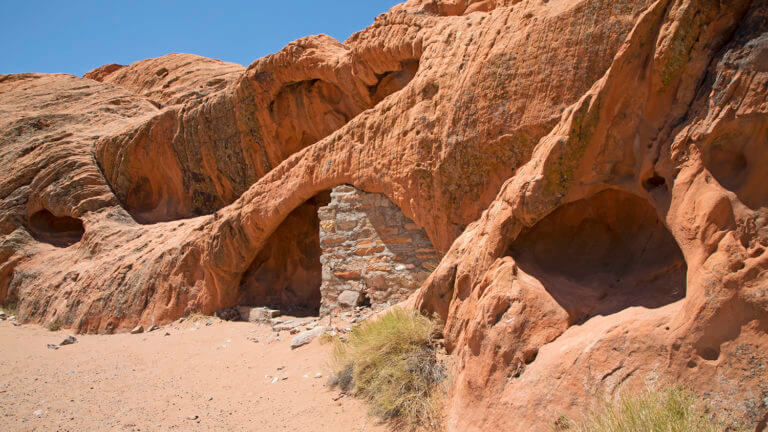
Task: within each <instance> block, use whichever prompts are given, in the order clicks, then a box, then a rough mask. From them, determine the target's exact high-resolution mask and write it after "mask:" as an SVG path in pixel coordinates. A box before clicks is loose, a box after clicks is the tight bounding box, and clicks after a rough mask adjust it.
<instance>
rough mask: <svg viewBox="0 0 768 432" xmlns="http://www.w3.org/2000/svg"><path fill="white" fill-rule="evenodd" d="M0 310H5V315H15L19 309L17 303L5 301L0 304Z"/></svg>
mask: <svg viewBox="0 0 768 432" xmlns="http://www.w3.org/2000/svg"><path fill="white" fill-rule="evenodd" d="M0 310H2V311H3V312H5V314H6V315H16V314H17V312H18V310H19V305H18V304H17V303H16V302H10V303H6V304H4V305H0Z"/></svg>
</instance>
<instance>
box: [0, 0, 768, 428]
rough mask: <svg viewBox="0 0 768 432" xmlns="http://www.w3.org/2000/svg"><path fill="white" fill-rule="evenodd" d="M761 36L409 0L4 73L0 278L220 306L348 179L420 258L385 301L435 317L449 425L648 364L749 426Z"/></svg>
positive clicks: (520, 421) (584, 388)
mask: <svg viewBox="0 0 768 432" xmlns="http://www.w3.org/2000/svg"><path fill="white" fill-rule="evenodd" d="M766 34H768V3H766V2H765V1H758V0H752V1H748V0H734V1H730V2H727V4H726V2H711V1H703V0H700V1H696V0H659V1H656V2H652V1H650V0H621V1H616V0H549V1H546V2H539V1H514V0H484V1H471V0H410V1H408V2H406V3H403V4H401V5H398V6H396V7H394V8H393V9H392V10H391V11H389V12H387V13H386V14H383V15H381V16H379V17H378V18H377V19H376V21H375V22H374V23H373V24H372V25H371V26H370V27H368V28H366V29H365V30H363V31H361V32H359V33H357V34H355V35H353V36H352V37H350V39H349V40H347V41H345V42H344V43H340V42H338V41H335V40H333V39H331V38H330V37H327V36H312V37H308V38H304V39H300V40H298V41H296V42H293V43H291V44H289V45H288V46H286V47H285V48H284V49H283V50H281V51H280V52H278V53H276V54H273V55H271V56H268V57H265V58H262V59H259V60H257V61H255V62H254V63H253V64H251V65H250V66H248V67H247V68H243V67H241V66H239V65H233V64H229V63H225V62H220V61H217V60H211V59H205V58H201V57H197V56H192V55H185V54H171V55H168V56H164V57H160V58H157V59H149V60H144V61H141V62H138V63H135V64H132V65H128V66H121V65H106V66H103V67H101V68H99V69H96V70H94V71H91V72H89V73H88V74H86V76H85V77H83V78H79V77H74V76H70V75H63V74H17V75H3V76H0V143H2V145H1V146H0V162H2V163H0V192H1V193H0V236H2V237H1V238H0V301H3V302H7V301H18V303H19V319H20V320H23V321H27V322H37V323H42V324H44V323H48V322H51V321H54V320H58V321H59V322H60V323H61V324H62V325H63V326H66V327H72V328H74V329H76V330H77V331H80V332H115V331H129V330H130V329H132V328H134V327H136V326H138V325H142V326H148V325H150V324H152V323H154V322H157V323H163V322H168V321H170V320H173V319H176V318H178V317H180V316H183V315H184V314H185V313H187V312H189V311H192V310H199V311H202V312H207V313H212V312H214V311H216V310H220V309H223V308H229V307H232V306H235V305H236V304H237V303H238V301H239V300H240V298H239V296H240V295H241V292H240V287H241V285H242V283H244V281H243V278H244V275H246V274H250V273H249V267H250V266H251V264H252V263H253V262H254V260H256V259H257V258H258V259H259V260H262V259H263V261H264V262H269V263H271V264H270V265H269V266H268V268H269V269H272V270H274V271H273V272H272V273H273V276H274V280H277V281H285V280H288V279H289V276H290V275H292V274H304V273H302V272H306V271H307V270H306V269H312V268H314V267H313V266H315V265H316V264H315V263H309V262H307V260H306V259H302V258H303V257H314V256H315V255H317V254H316V253H314V254H310V253H308V248H309V247H310V246H307V245H315V242H314V240H312V241H308V238H307V236H311V235H313V233H314V232H317V227H311V228H310V227H308V225H309V224H311V223H316V220H315V221H314V222H313V221H312V218H315V219H316V217H317V216H316V212H315V211H314V210H313V209H314V208H316V207H319V206H320V205H323V194H324V193H325V191H328V190H331V189H333V188H334V187H337V186H339V185H342V184H350V185H353V186H355V187H356V188H358V189H360V190H362V191H365V192H369V193H379V194H384V195H385V196H386V197H387V198H388V199H389V201H391V202H392V203H393V204H395V205H396V206H397V207H399V208H400V210H402V213H403V215H404V216H405V217H407V218H408V219H410V220H411V221H413V223H415V224H416V225H417V226H418V227H419V228H421V229H423V230H424V232H425V233H426V236H427V237H428V239H429V241H430V242H431V243H432V245H433V246H434V248H435V250H436V251H437V252H438V253H439V254H440V255H442V256H443V258H442V261H441V262H440V264H439V265H438V266H437V268H436V269H435V271H434V272H433V273H432V274H431V276H429V278H428V279H427V280H426V282H424V284H423V285H422V286H421V288H420V289H419V291H417V293H416V294H415V295H414V296H412V297H411V298H410V300H409V302H410V304H412V305H413V306H414V307H417V308H419V309H420V310H422V311H423V312H425V313H430V314H432V313H435V314H437V315H438V316H439V317H440V318H441V320H443V321H444V323H445V328H444V335H445V338H446V347H447V349H448V350H449V352H450V353H451V355H452V356H453V357H454V358H455V362H454V363H455V365H456V366H455V370H454V371H453V380H452V382H453V388H452V391H451V397H450V400H449V403H448V410H447V414H448V426H449V429H452V430H490V429H492V428H501V429H503V430H519V431H536V430H549V427H550V425H552V423H553V422H554V421H555V420H556V418H557V417H559V416H560V415H568V416H575V415H577V414H578V413H580V412H582V411H583V410H584V409H586V408H587V407H588V406H589V404H590V402H591V401H594V400H595V399H596V397H598V395H614V394H616V393H617V392H618V391H619V390H622V389H632V388H639V387H642V386H644V385H647V384H648V383H659V382H664V381H666V380H679V381H682V382H684V383H686V384H689V385H691V386H692V387H693V388H694V389H696V390H697V391H699V392H700V393H701V394H703V395H704V398H705V400H706V401H707V402H708V403H710V404H711V406H713V407H714V408H715V409H716V410H719V411H721V412H723V413H726V414H727V415H729V416H732V417H733V418H734V419H736V420H740V421H744V422H747V424H752V425H754V424H755V423H757V421H759V420H760V419H761V418H762V416H763V415H764V413H765V411H766V409H768V408H767V407H766V405H765V400H766V397H768V387H766V384H765V383H768V377H767V376H766V374H768V372H767V369H768V358H766V357H768V354H766V353H768V336H767V335H766V332H767V331H768V271H766V270H767V269H768V253H766V249H768V192H767V191H768V188H766V186H765V185H766V184H768V171H766V170H765V166H766V163H767V162H768V160H767V159H766V158H768V102H766V101H768V64H767V63H766V58H767V56H768V36H766ZM302 209H304V210H306V209H308V210H307V211H304V210H302ZM300 237H303V238H300ZM312 247H315V246H312ZM259 262H261V261H259ZM297 272H298V273H297ZM246 280H248V276H246ZM281 283H282V282H281ZM267 294H268V293H267ZM290 299H291V297H290V296H289V297H287V298H285V299H284V300H285V301H290ZM307 301H309V300H307ZM311 301H313V302H314V301H316V299H311ZM734 389H738V390H737V391H736V393H734Z"/></svg>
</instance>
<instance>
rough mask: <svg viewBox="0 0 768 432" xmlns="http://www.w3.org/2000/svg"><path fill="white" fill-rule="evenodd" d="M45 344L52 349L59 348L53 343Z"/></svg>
mask: <svg viewBox="0 0 768 432" xmlns="http://www.w3.org/2000/svg"><path fill="white" fill-rule="evenodd" d="M46 346H47V347H48V348H50V349H52V350H57V349H59V346H58V345H54V344H48V345H46Z"/></svg>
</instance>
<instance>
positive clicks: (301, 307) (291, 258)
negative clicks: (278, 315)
mask: <svg viewBox="0 0 768 432" xmlns="http://www.w3.org/2000/svg"><path fill="white" fill-rule="evenodd" d="M328 202H330V190H327V191H323V192H321V193H319V194H317V195H315V196H314V197H313V198H311V199H309V200H307V201H306V202H304V203H303V204H301V205H300V206H298V207H297V208H296V209H294V210H293V211H292V212H291V213H290V214H289V215H288V216H287V217H286V218H285V220H284V221H283V222H282V223H281V224H280V226H279V227H278V228H277V229H276V230H275V232H273V233H272V235H271V236H270V237H269V238H268V239H267V241H266V243H265V244H264V247H262V249H261V250H260V251H259V253H258V254H257V255H256V257H255V258H254V259H253V261H252V262H251V263H250V265H249V266H248V268H247V270H246V271H245V273H244V274H243V276H242V278H241V280H240V286H239V293H240V295H239V304H240V305H243V306H268V307H271V308H275V309H279V310H280V311H282V312H285V313H289V314H291V315H295V316H315V315H318V314H319V310H320V285H321V283H322V265H321V264H320V255H321V249H320V232H319V229H320V228H319V220H318V217H317V210H318V209H319V208H320V207H322V206H324V205H327V204H328Z"/></svg>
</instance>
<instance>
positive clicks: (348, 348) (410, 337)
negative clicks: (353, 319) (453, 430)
mask: <svg viewBox="0 0 768 432" xmlns="http://www.w3.org/2000/svg"><path fill="white" fill-rule="evenodd" d="M435 330H436V323H435V322H434V321H432V320H430V319H429V318H426V317H424V316H422V315H419V314H418V313H417V312H412V311H405V310H403V309H400V308H392V309H391V310H389V311H388V312H386V313H385V314H384V315H382V316H381V317H379V318H378V319H376V320H370V321H366V322H365V323H363V324H362V325H360V326H358V327H356V328H354V329H353V330H352V332H351V333H350V334H349V337H348V338H347V340H346V341H340V340H338V339H337V340H336V341H335V346H334V354H333V366H334V369H335V370H334V376H333V377H332V379H331V382H330V384H331V385H334V386H338V387H339V388H340V389H341V390H342V391H345V392H349V393H352V394H354V395H355V396H357V397H360V398H363V399H365V400H366V401H367V402H368V406H369V409H370V411H371V413H372V414H374V415H377V416H380V417H381V418H383V419H385V420H387V421H390V422H392V423H395V424H397V425H398V426H399V427H400V429H405V428H408V429H417V428H426V429H437V428H439V427H440V424H441V421H440V419H441V399H442V396H443V390H444V389H443V382H444V380H445V378H446V375H445V370H444V368H443V367H442V365H440V364H439V362H438V361H437V356H436V351H435V349H434V347H433V338H432V335H433V333H434V331H435Z"/></svg>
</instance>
